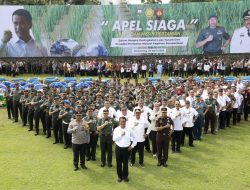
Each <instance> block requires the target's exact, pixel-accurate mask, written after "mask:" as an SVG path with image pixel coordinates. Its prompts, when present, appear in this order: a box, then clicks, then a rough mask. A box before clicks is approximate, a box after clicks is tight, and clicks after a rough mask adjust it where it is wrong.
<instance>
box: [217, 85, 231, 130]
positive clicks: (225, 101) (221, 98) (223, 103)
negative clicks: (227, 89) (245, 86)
mask: <svg viewBox="0 0 250 190" xmlns="http://www.w3.org/2000/svg"><path fill="white" fill-rule="evenodd" d="M217 102H218V103H219V107H220V113H219V128H220V129H225V126H226V110H227V107H228V105H229V103H230V99H229V97H228V96H227V95H226V94H223V89H219V95H218V97H217Z"/></svg>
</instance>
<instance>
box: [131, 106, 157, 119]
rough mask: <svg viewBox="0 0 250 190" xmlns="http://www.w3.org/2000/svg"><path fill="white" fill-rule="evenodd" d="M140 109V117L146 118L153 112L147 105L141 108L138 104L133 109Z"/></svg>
mask: <svg viewBox="0 0 250 190" xmlns="http://www.w3.org/2000/svg"><path fill="white" fill-rule="evenodd" d="M138 108H139V109H141V117H143V118H145V119H148V116H150V115H151V113H152V112H153V110H152V109H150V108H149V107H148V106H143V108H140V107H139V106H137V107H135V108H134V110H135V109H138Z"/></svg>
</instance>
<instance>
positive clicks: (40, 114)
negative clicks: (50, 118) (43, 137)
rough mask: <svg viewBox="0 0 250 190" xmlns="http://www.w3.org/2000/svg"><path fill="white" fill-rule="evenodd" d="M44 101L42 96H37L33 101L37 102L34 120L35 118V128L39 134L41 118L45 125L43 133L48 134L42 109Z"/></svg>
mask: <svg viewBox="0 0 250 190" xmlns="http://www.w3.org/2000/svg"><path fill="white" fill-rule="evenodd" d="M43 102H44V98H43V97H42V96H41V97H39V96H36V97H35V98H34V99H33V100H32V103H35V105H34V120H35V129H36V135H38V134H39V120H40V119H41V122H42V125H43V133H44V134H46V121H45V117H44V114H43V110H42V109H41V105H42V104H43Z"/></svg>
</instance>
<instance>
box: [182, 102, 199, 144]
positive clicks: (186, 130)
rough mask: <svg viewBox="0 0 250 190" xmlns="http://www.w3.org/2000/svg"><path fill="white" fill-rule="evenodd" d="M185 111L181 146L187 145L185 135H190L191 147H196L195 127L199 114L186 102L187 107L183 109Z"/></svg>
mask: <svg viewBox="0 0 250 190" xmlns="http://www.w3.org/2000/svg"><path fill="white" fill-rule="evenodd" d="M181 109H182V111H183V121H182V122H183V133H182V138H181V145H182V146H184V143H185V135H186V134H188V136H189V146H190V147H194V145H193V141H194V137H193V126H194V121H195V120H196V118H197V116H198V112H197V111H196V110H195V109H194V108H192V107H191V106H190V102H189V101H186V106H185V107H183V108H181Z"/></svg>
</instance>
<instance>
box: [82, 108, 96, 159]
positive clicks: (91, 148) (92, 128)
mask: <svg viewBox="0 0 250 190" xmlns="http://www.w3.org/2000/svg"><path fill="white" fill-rule="evenodd" d="M93 111H94V110H93V108H92V107H89V108H88V113H87V116H86V117H85V118H84V120H85V121H86V122H87V123H88V125H89V133H90V143H89V144H88V146H87V152H86V160H87V161H88V160H90V159H91V160H93V161H95V160H96V146H97V142H98V131H97V118H96V117H94V112H93Z"/></svg>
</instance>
